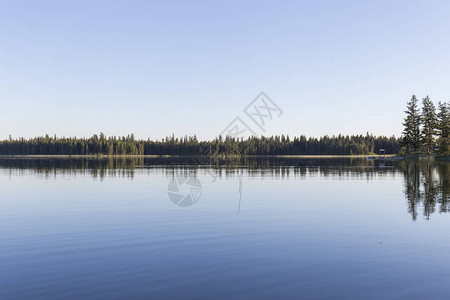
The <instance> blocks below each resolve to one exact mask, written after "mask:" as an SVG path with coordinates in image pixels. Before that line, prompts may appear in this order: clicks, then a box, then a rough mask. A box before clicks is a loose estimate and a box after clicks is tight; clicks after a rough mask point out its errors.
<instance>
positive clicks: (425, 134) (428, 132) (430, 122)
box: [421, 96, 437, 153]
mask: <svg viewBox="0 0 450 300" xmlns="http://www.w3.org/2000/svg"><path fill="white" fill-rule="evenodd" d="M436 128H437V117H436V108H435V106H434V104H433V102H432V101H431V99H430V97H428V96H426V97H425V98H423V100H422V131H421V138H422V147H423V149H424V151H425V152H426V153H431V152H432V151H433V148H434V147H435V146H436V143H435V137H436V134H437V132H436Z"/></svg>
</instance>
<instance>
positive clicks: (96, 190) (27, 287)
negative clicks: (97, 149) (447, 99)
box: [0, 158, 450, 299]
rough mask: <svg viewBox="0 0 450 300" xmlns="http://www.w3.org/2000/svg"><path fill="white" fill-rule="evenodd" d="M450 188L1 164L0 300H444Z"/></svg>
mask: <svg viewBox="0 0 450 300" xmlns="http://www.w3.org/2000/svg"><path fill="white" fill-rule="evenodd" d="M449 178H450V164H449V163H437V162H428V161H425V162H404V161H401V162H374V161H367V160H364V159H299V158H258V159H256V158H253V159H236V160H201V159H194V158H166V159H162V158H146V159H43V158H41V159H0V266H1V268H0V299H230V298H232V299H448V297H449V296H448V284H449V283H450V239H449V232H450V231H449V230H450V215H449V214H447V212H448V210H449V208H450V204H449V196H448V193H449V191H450V183H449V180H450V179H449ZM185 179H191V180H195V182H196V184H191V185H187V184H182V185H181V183H183V182H184V180H185ZM190 182H192V181H188V182H187V183H190ZM197 183H199V184H200V185H198V184H197ZM174 184H175V185H177V184H180V186H179V190H178V192H177V191H173V190H172V188H173V185H174ZM168 189H169V193H168ZM170 193H172V195H173V193H175V194H177V193H178V194H180V195H181V197H184V195H188V194H189V195H191V196H192V197H191V198H192V202H191V203H190V205H180V203H181V202H178V200H177V199H178V198H172V196H171V194H170ZM174 199H175V200H174ZM186 199H187V198H185V200H186ZM185 204H186V203H185ZM187 204H189V203H187Z"/></svg>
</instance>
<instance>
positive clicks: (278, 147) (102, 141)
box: [0, 133, 401, 155]
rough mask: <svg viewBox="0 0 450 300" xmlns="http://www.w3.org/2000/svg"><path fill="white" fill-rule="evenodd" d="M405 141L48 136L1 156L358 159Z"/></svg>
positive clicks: (19, 143) (14, 144)
mask: <svg viewBox="0 0 450 300" xmlns="http://www.w3.org/2000/svg"><path fill="white" fill-rule="evenodd" d="M400 147H401V145H400V140H399V139H398V138H396V137H394V136H392V137H385V136H373V135H370V134H366V135H352V136H348V135H346V136H344V135H338V136H331V137H330V136H323V137H321V138H307V137H306V136H303V135H302V136H299V137H294V138H290V137H289V136H284V135H281V136H272V137H263V136H262V137H259V138H258V137H249V138H247V139H236V138H232V137H229V136H227V137H225V138H222V137H218V138H216V139H214V140H212V141H199V140H198V139H197V138H196V136H193V137H187V136H185V137H183V138H176V137H174V136H172V137H166V138H165V139H163V140H160V141H152V140H150V139H147V140H140V139H136V138H135V137H134V135H133V134H130V135H128V136H123V137H116V136H112V137H106V136H105V135H104V134H103V133H100V135H96V134H95V135H93V136H92V137H90V138H70V137H69V138H66V137H56V136H53V137H51V136H48V135H46V136H43V137H36V138H31V139H24V138H18V139H13V138H11V137H10V138H9V139H8V140H3V141H0V155H89V154H103V155H358V154H372V153H378V151H379V149H385V151H386V153H387V154H389V153H397V152H398V151H399V150H400Z"/></svg>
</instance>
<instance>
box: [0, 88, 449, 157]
mask: <svg viewBox="0 0 450 300" xmlns="http://www.w3.org/2000/svg"><path fill="white" fill-rule="evenodd" d="M405 114H406V116H405V118H404V122H403V126H404V129H403V132H402V136H401V137H400V138H396V137H395V136H392V137H385V136H373V135H371V134H369V133H367V134H366V135H352V136H348V135H345V136H344V135H338V136H331V137H330V136H327V135H326V136H323V137H320V138H312V137H310V138H307V137H306V136H304V135H302V136H298V137H294V138H290V137H289V136H285V135H281V136H272V137H264V136H261V137H249V138H247V139H243V138H233V137H230V136H226V137H222V136H220V137H218V138H216V139H214V140H212V141H199V140H198V139H197V137H196V136H193V137H187V136H185V137H182V138H176V137H175V136H173V135H172V136H171V137H166V138H165V139H163V140H160V141H157V140H156V141H152V140H150V139H147V140H140V139H136V138H135V137H134V135H133V134H130V135H128V136H123V137H116V136H111V137H106V136H105V135H104V134H103V133H100V135H97V134H95V135H93V136H92V137H90V138H76V137H75V138H70V137H69V138H66V137H56V136H53V137H50V136H48V135H46V136H43V137H36V138H31V139H24V138H18V139H13V138H12V137H11V136H10V137H9V139H7V140H3V141H0V155H99V154H101V155H207V156H215V155H364V154H378V153H379V150H380V149H385V153H386V154H401V155H405V154H413V155H416V154H422V153H426V154H440V155H443V156H448V155H449V154H450V147H449V132H450V106H449V103H448V102H444V103H442V102H439V104H438V110H436V107H435V106H434V104H433V102H432V101H431V100H430V98H429V97H428V96H427V97H425V98H423V99H422V107H421V108H419V105H418V100H417V98H416V96H414V95H413V96H412V98H411V100H410V101H408V103H407V107H406V111H405Z"/></svg>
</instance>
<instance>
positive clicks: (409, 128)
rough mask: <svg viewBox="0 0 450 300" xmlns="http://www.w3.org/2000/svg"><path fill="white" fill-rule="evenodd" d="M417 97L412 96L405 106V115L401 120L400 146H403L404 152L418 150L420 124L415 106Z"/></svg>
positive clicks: (419, 115)
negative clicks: (401, 136) (401, 135)
mask: <svg viewBox="0 0 450 300" xmlns="http://www.w3.org/2000/svg"><path fill="white" fill-rule="evenodd" d="M417 102H418V100H417V98H416V96H415V95H413V96H412V98H411V100H410V101H409V102H408V104H407V106H406V111H405V113H406V117H405V119H404V122H403V126H404V129H403V139H402V146H404V147H405V149H406V152H408V153H414V152H417V151H419V148H420V144H421V143H420V142H421V137H420V124H421V114H420V110H419V108H418V106H417Z"/></svg>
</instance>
